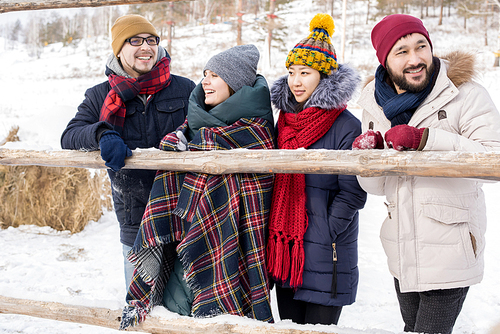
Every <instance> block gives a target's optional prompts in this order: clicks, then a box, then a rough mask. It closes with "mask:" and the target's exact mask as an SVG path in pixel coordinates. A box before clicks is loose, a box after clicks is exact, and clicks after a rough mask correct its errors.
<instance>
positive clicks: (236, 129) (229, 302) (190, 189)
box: [121, 45, 274, 329]
mask: <svg viewBox="0 0 500 334" xmlns="http://www.w3.org/2000/svg"><path fill="white" fill-rule="evenodd" d="M258 60H259V52H258V50H257V48H256V47H255V46H254V45H242V46H235V47H233V48H231V49H228V50H226V51H224V52H221V53H219V54H217V55H215V56H214V57H212V58H211V59H210V60H209V61H208V63H207V64H206V66H205V68H204V79H203V80H202V81H201V83H200V84H198V85H197V86H196V87H195V89H194V90H193V92H192V93H191V96H190V99H189V106H188V114H187V118H186V121H185V122H184V124H183V125H182V126H180V127H179V128H178V129H177V130H176V131H175V132H173V133H170V134H168V135H167V136H165V138H163V140H162V142H161V144H160V149H162V150H167V151H184V150H191V151H194V150H230V149H234V148H246V149H272V148H274V126H273V124H274V122H273V116H272V109H271V101H270V93H269V88H268V86H267V82H266V80H265V78H264V77H262V76H260V75H257V74H256V71H257V63H258ZM273 182H274V176H273V175H272V174H227V175H207V174H201V173H185V172H172V171H158V172H157V175H156V178H155V182H154V184H153V188H152V190H151V194H150V198H149V201H148V205H147V207H146V210H145V213H144V216H143V219H142V223H141V228H140V230H139V234H138V236H137V239H136V241H135V244H134V247H133V249H132V251H131V252H130V253H129V260H130V261H131V262H132V263H133V264H134V266H135V268H136V270H135V273H134V279H133V281H132V283H131V284H130V287H129V291H128V295H127V303H128V305H127V306H126V307H125V309H124V311H123V316H122V323H121V328H122V329H125V328H127V327H129V326H134V325H136V324H137V323H139V322H141V321H142V320H144V319H145V317H146V315H147V313H148V312H149V311H150V310H151V308H152V307H153V306H155V305H164V306H166V307H167V308H168V309H170V310H171V311H174V312H177V313H179V314H182V315H193V316H199V317H203V316H214V315H218V314H234V315H240V316H247V317H251V318H254V319H258V320H262V321H267V322H272V321H273V317H272V313H271V306H270V297H269V295H270V292H269V279H268V276H267V270H266V259H265V247H266V243H265V241H266V231H267V221H268V215H269V210H270V205H271V195H272V186H273Z"/></svg>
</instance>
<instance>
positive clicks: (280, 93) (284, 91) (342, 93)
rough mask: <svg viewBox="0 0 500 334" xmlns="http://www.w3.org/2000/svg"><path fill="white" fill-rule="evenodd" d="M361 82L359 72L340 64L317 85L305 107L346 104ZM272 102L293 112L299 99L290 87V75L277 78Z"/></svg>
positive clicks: (328, 108)
mask: <svg viewBox="0 0 500 334" xmlns="http://www.w3.org/2000/svg"><path fill="white" fill-rule="evenodd" d="M360 82H361V78H360V76H359V74H358V73H357V72H356V71H355V70H354V69H353V68H351V67H350V66H348V65H345V64H343V65H339V68H338V69H337V70H336V71H335V72H333V73H332V74H330V75H329V76H328V77H326V78H324V79H322V80H321V81H320V83H319V84H318V87H316V90H315V91H314V92H313V94H312V95H311V97H310V98H309V100H308V101H307V102H306V104H305V105H304V108H310V107H316V108H321V109H325V110H331V109H336V108H339V107H342V106H345V105H346V104H347V102H348V101H349V100H350V99H351V98H352V96H353V94H354V93H355V92H356V89H357V87H358V85H359V83H360ZM271 102H272V103H273V105H274V106H275V107H276V108H277V109H279V110H283V111H285V112H292V111H293V110H294V107H295V105H296V104H297V101H296V100H295V97H294V96H293V94H292V91H291V90H290V88H289V87H288V75H284V76H282V77H280V78H279V79H278V80H276V81H275V82H274V84H273V86H272V87H271Z"/></svg>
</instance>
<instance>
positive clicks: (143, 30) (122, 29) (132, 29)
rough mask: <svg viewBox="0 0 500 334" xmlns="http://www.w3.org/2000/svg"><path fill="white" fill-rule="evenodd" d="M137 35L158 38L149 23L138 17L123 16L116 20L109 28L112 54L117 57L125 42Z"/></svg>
mask: <svg viewBox="0 0 500 334" xmlns="http://www.w3.org/2000/svg"><path fill="white" fill-rule="evenodd" d="M139 34H151V35H153V36H156V37H160V36H159V35H158V32H157V31H156V29H155V27H154V26H153V25H152V24H151V22H149V21H148V20H147V19H146V18H144V17H142V16H140V15H133V14H132V15H125V16H121V17H119V18H118V19H116V21H115V24H113V27H111V39H112V41H111V48H112V49H113V54H114V55H115V56H118V54H119V53H120V50H121V49H122V46H123V43H125V40H126V39H128V38H130V37H133V36H136V35H139Z"/></svg>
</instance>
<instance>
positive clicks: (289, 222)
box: [267, 14, 366, 324]
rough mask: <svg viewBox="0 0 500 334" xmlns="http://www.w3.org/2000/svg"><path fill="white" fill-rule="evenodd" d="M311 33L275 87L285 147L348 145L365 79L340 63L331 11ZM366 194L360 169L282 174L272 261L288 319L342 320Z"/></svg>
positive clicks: (353, 278)
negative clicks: (353, 108) (355, 99)
mask: <svg viewBox="0 0 500 334" xmlns="http://www.w3.org/2000/svg"><path fill="white" fill-rule="evenodd" d="M310 31H311V33H310V35H309V36H308V37H307V38H306V39H304V40H302V41H301V42H299V43H298V44H297V45H296V46H295V47H294V48H293V49H292V50H291V51H290V52H289V54H288V57H287V60H286V67H287V69H288V75H287V76H283V77H281V78H280V79H278V80H277V81H276V82H275V83H274V85H273V87H272V89H271V101H272V102H273V104H274V105H275V106H276V107H277V108H278V109H279V110H280V114H279V119H278V125H277V131H278V148H280V149H300V148H306V149H330V150H348V149H350V148H351V146H352V142H353V141H354V139H355V138H356V137H357V136H358V135H359V134H360V133H361V123H360V121H359V120H358V119H357V118H356V117H354V116H353V115H352V114H351V113H350V112H349V111H348V110H347V109H346V105H347V102H348V101H349V99H350V98H351V96H352V94H353V93H354V92H355V90H356V87H357V85H358V84H359V81H360V78H359V76H358V74H357V73H356V72H355V71H354V70H353V69H351V68H349V67H348V66H346V65H339V64H338V63H337V60H336V55H335V50H334V48H333V46H332V44H331V42H330V35H331V34H332V33H333V31H334V24H333V19H332V18H331V16H330V15H328V14H317V15H316V16H315V17H314V18H313V20H312V21H311V23H310ZM365 201H366V193H365V192H364V191H363V190H362V189H361V188H360V186H359V184H358V182H357V180H356V176H354V175H309V174H308V175H304V174H277V175H276V180H275V185H274V191H273V200H272V207H271V216H270V223H269V242H268V246H267V262H268V263H267V265H268V270H269V273H270V276H271V277H272V278H273V279H274V281H275V282H276V284H277V288H276V293H277V301H278V309H279V314H280V318H281V319H292V321H294V322H296V323H301V324H304V323H311V324H317V323H318V324H337V322H338V319H339V317H340V312H341V310H342V306H344V305H349V304H352V303H353V302H354V300H355V297H356V290H357V283H358V268H357V260H358V259H357V235H358V210H359V209H361V208H363V206H364V204H365Z"/></svg>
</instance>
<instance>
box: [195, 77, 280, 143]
mask: <svg viewBox="0 0 500 334" xmlns="http://www.w3.org/2000/svg"><path fill="white" fill-rule="evenodd" d="M254 117H259V118H263V119H265V120H266V121H268V122H270V124H274V121H273V111H272V108H271V97H270V93H269V86H268V85H267V81H266V79H265V78H264V77H263V76H262V75H260V74H258V75H257V79H256V80H255V83H254V85H253V87H250V86H243V87H242V88H241V89H240V90H238V91H237V92H236V93H234V94H233V95H231V96H230V97H229V98H228V99H227V100H225V101H224V102H222V103H220V104H218V105H216V106H215V107H213V108H212V109H210V110H208V111H207V106H206V105H205V92H204V91H203V87H202V84H201V82H200V83H199V84H198V85H197V86H196V87H195V88H194V90H193V91H192V92H191V96H190V97H189V106H188V114H187V120H188V127H189V132H188V133H187V134H188V136H189V138H188V140H191V139H192V138H194V135H195V134H196V132H198V130H200V128H202V127H208V128H211V127H220V126H228V125H231V124H233V123H235V122H236V121H238V120H239V119H241V118H254Z"/></svg>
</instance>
